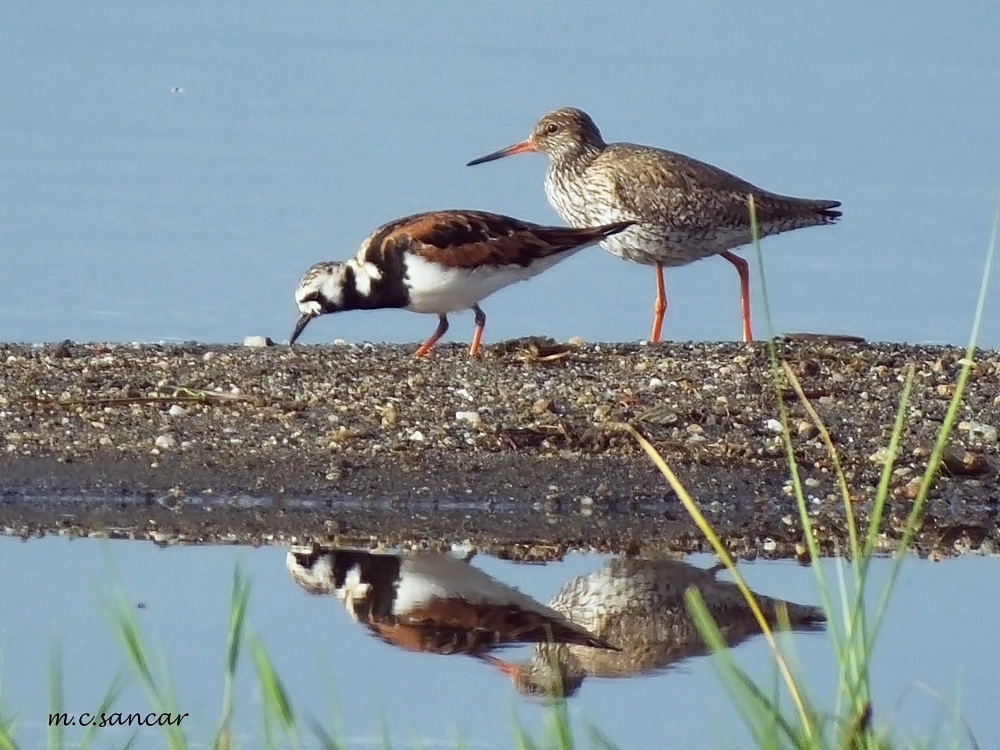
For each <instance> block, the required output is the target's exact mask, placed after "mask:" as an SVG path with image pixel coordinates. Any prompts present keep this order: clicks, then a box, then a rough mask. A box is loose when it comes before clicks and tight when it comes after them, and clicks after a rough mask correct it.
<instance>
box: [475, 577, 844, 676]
mask: <svg viewBox="0 0 1000 750" xmlns="http://www.w3.org/2000/svg"><path fill="white" fill-rule="evenodd" d="M719 567H721V566H719ZM719 567H716V568H711V569H709V570H704V569H702V568H696V567H694V566H693V565H689V564H688V563H685V562H681V561H679V560H669V559H640V558H615V559H612V560H609V561H608V562H607V563H605V564H604V565H602V566H601V567H600V568H598V569H597V570H595V571H594V572H593V573H590V574H588V575H584V576H578V577H577V578H574V579H572V580H571V581H569V582H567V583H566V584H565V585H564V586H563V587H562V588H561V589H559V591H558V592H557V593H556V595H555V596H554V597H552V600H551V601H550V602H549V606H551V607H552V609H554V610H556V611H557V612H559V613H560V614H562V615H563V616H564V617H566V618H568V619H570V620H572V621H573V622H575V623H577V624H578V625H580V626H581V627H585V628H587V629H588V631H590V632H592V633H594V634H595V635H597V636H599V637H602V638H606V639H607V640H609V641H611V642H612V643H614V644H615V645H616V646H618V647H619V649H620V650H618V651H614V652H610V651H596V650H593V649H578V648H576V647H575V646H574V645H572V644H543V645H538V646H535V648H534V651H533V653H532V655H531V658H530V659H529V660H528V661H527V662H524V663H522V664H517V663H514V662H508V661H502V660H500V659H496V658H494V657H488V658H487V661H489V662H490V663H491V664H493V665H494V666H495V667H497V668H498V669H499V670H500V671H501V672H503V673H504V674H506V675H508V676H509V677H510V678H511V679H512V680H513V681H514V684H515V685H516V687H517V689H518V690H519V691H520V692H522V693H526V694H529V695H548V696H552V695H556V696H560V695H561V696H567V695H572V694H573V693H574V692H576V690H578V689H579V687H580V685H581V683H582V682H583V681H584V679H585V678H586V677H631V676H635V675H641V674H647V673H649V672H653V671H656V670H660V669H665V668H666V667H668V666H670V665H672V664H676V663H677V662H680V661H683V660H684V659H689V658H691V657H692V656H699V655H701V654H704V653H707V651H708V648H707V647H706V646H705V643H704V641H703V640H702V638H701V635H700V633H699V631H698V628H697V626H696V625H695V622H694V619H693V618H692V617H691V615H690V613H689V612H688V609H687V604H686V603H685V601H684V592H685V591H687V589H688V587H690V586H694V587H696V588H697V589H698V591H699V592H700V593H701V596H702V598H703V599H704V600H705V605H706V606H707V607H708V611H709V612H710V613H711V615H712V617H713V619H714V620H715V623H716V625H717V626H718V628H719V632H720V633H721V634H722V638H723V640H724V641H725V643H726V644H727V645H729V646H735V645H736V644H737V643H739V642H741V641H743V640H745V639H746V638H749V637H750V636H752V635H755V634H757V633H759V632H760V627H759V625H758V624H757V620H756V619H755V618H754V616H753V614H752V613H751V612H750V608H749V606H748V605H747V603H746V601H745V600H744V598H743V594H742V593H741V592H740V590H739V589H738V588H737V587H736V584H734V583H732V582H730V581H720V580H717V579H716V577H715V576H716V573H717V572H718V570H719ZM757 601H758V603H759V604H760V607H761V610H762V611H763V612H764V616H765V618H766V619H767V621H768V623H770V624H774V623H776V622H777V619H778V615H777V612H778V609H779V607H782V606H783V607H784V608H785V611H786V612H787V613H788V621H789V623H790V624H791V626H792V628H794V629H795V630H815V629H818V628H820V627H822V623H823V622H824V620H825V618H824V617H823V612H822V611H821V610H820V609H817V608H816V607H811V606H808V605H804V604H793V603H792V602H784V601H781V600H778V599H772V598H771V597H767V596H761V595H757Z"/></svg>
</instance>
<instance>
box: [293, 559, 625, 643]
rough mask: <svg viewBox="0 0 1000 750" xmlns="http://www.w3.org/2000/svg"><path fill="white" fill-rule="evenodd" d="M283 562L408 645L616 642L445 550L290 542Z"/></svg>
mask: <svg viewBox="0 0 1000 750" xmlns="http://www.w3.org/2000/svg"><path fill="white" fill-rule="evenodd" d="M286 565H287V567H288V571H289V573H291V576H292V578H294V579H295V581H296V582H297V583H298V584H299V585H300V586H302V588H304V589H305V590H306V591H308V592H309V593H311V594H333V595H335V596H336V597H337V598H338V599H340V600H341V601H342V602H343V603H344V606H345V608H346V609H347V613H348V615H350V616H351V618H353V619H354V620H356V621H357V622H359V623H361V624H363V625H364V626H365V627H366V628H367V629H368V630H369V631H370V632H371V633H373V634H374V635H376V636H378V637H379V638H381V639H382V640H384V641H386V642H387V643H391V644H393V645H395V646H399V647H401V648H404V649H407V650H410V651H423V652H428V653H434V654H470V655H473V656H481V655H483V654H485V653H486V652H487V651H489V650H491V649H494V648H497V647H498V646H503V645H508V644H515V643H539V642H546V641H551V642H553V643H573V644H575V645H577V646H580V647H586V648H596V649H613V648H614V647H613V646H612V645H611V644H610V643H608V642H607V641H606V640H604V639H603V638H597V637H595V636H594V635H593V634H592V633H590V632H588V631H587V630H586V629H584V628H582V627H580V626H579V625H576V624H574V623H572V622H570V621H569V620H567V619H566V618H565V617H564V616H563V615H561V614H559V613H558V612H556V611H555V610H553V609H551V608H550V607H546V606H545V605H544V604H541V603H540V602H537V601H535V600H534V599H532V598H531V597H530V596H527V595H525V594H523V593H521V592H520V591H518V590H517V589H515V588H513V587H511V586H507V585H506V584H504V583H501V582H500V581H498V580H497V579H495V578H493V577H492V576H489V575H487V574H486V573H484V572H483V571H481V570H479V569H478V568H476V567H474V566H472V565H470V564H469V563H467V562H464V561H462V560H459V559H456V558H454V557H451V556H450V555H445V554H436V553H419V554H412V555H388V554H373V553H370V552H361V551H357V550H349V549H330V548H321V547H293V548H292V549H291V550H289V552H288V555H287V557H286Z"/></svg>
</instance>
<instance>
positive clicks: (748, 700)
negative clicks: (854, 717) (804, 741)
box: [684, 586, 810, 748]
mask: <svg viewBox="0 0 1000 750" xmlns="http://www.w3.org/2000/svg"><path fill="white" fill-rule="evenodd" d="M684 602H685V604H686V605H687V607H688V610H689V611H690V613H691V617H692V619H693V620H694V622H695V625H696V626H697V628H698V632H699V634H700V635H701V637H702V638H703V639H704V641H705V645H707V646H708V648H709V650H711V652H712V665H713V667H715V669H716V670H717V671H718V673H719V675H720V678H721V679H722V683H723V684H724V685H725V686H726V689H727V690H728V691H729V695H730V697H732V699H733V702H734V704H735V705H736V708H737V710H738V711H739V712H740V714H741V716H742V717H743V722H744V724H746V726H747V728H748V729H749V730H750V732H751V734H753V736H754V741H755V743H756V744H757V746H758V747H761V748H764V747H767V748H770V747H777V746H776V745H774V744H773V743H772V742H771V740H772V739H773V736H774V735H775V734H777V733H778V730H780V733H781V734H783V735H784V736H785V737H786V738H787V739H789V740H790V741H792V742H793V745H798V744H799V742H800V738H799V736H798V732H797V731H796V730H795V728H794V727H793V726H792V724H791V723H790V722H789V721H788V720H787V718H786V717H785V716H784V714H783V713H782V712H781V710H780V707H779V706H778V705H777V703H776V702H775V701H773V700H772V699H771V698H770V697H769V696H768V695H767V694H766V693H764V692H763V691H762V690H761V689H760V687H759V686H758V685H757V684H755V683H754V681H753V680H752V679H750V677H749V675H747V673H746V672H744V671H743V670H742V669H740V668H739V667H738V666H736V662H735V661H734V660H733V658H732V656H731V655H730V651H729V647H728V646H727V645H726V642H725V640H724V639H723V638H722V634H721V633H720V632H719V628H718V626H717V625H716V624H715V620H714V619H713V618H712V615H711V613H710V612H709V611H708V608H707V607H706V606H705V601H704V599H702V596H701V592H700V591H698V589H697V588H696V587H694V586H692V587H690V588H688V590H687V591H685V592H684ZM802 716H803V717H805V716H807V714H806V713H805V712H803V714H802ZM803 729H804V730H805V731H806V733H807V734H809V733H810V727H808V726H804V727H803Z"/></svg>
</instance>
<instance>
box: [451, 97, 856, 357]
mask: <svg viewBox="0 0 1000 750" xmlns="http://www.w3.org/2000/svg"><path fill="white" fill-rule="evenodd" d="M526 151H541V152H542V153H543V154H546V155H547V156H548V157H549V168H548V172H547V173H546V175H545V194H546V195H547V196H548V199H549V203H551V204H552V206H553V208H555V210H556V211H557V212H558V213H559V215H560V216H561V217H562V218H563V219H564V220H565V221H566V222H568V223H569V224H570V225H572V226H575V227H580V226H593V225H596V224H605V223H607V222H610V221H624V220H632V221H635V222H636V226H634V227H632V228H631V229H629V230H628V231H625V232H622V233H621V234H619V235H616V236H615V237H611V238H609V239H607V240H605V241H604V242H602V243H601V246H602V247H603V248H604V249H605V250H607V251H608V252H610V253H612V254H613V255H616V256H618V257H619V258H625V259H626V260H631V261H634V262H636V263H644V264H646V265H651V266H653V267H654V268H655V269H656V302H655V303H654V305H653V330H652V333H651V334H650V340H651V341H654V342H655V341H659V339H660V328H661V326H662V324H663V314H664V312H665V311H666V309H667V296H666V292H665V290H664V287H663V268H664V267H665V266H666V267H670V266H682V265H685V264H687V263H691V262H693V261H696V260H700V259H701V258H706V257H708V256H710V255H721V256H722V257H723V258H725V259H726V260H728V261H729V262H730V263H732V264H733V265H734V266H735V267H736V270H737V272H738V273H739V275H740V302H741V307H742V314H743V340H744V341H751V340H752V339H753V333H752V331H751V328H750V270H749V267H748V265H747V262H746V261H745V260H744V259H743V258H741V257H739V256H738V255H734V254H733V253H732V252H730V251H731V250H732V249H733V248H736V247H739V246H740V245H746V244H747V243H749V242H750V241H751V239H752V237H751V229H750V215H749V210H748V207H747V195H748V194H749V195H753V198H754V203H755V205H756V211H757V222H758V233H759V236H760V237H765V236H767V235H771V234H780V233H781V232H788V231H791V230H792V229H799V228H801V227H811V226H816V225H821V224H832V223H833V222H835V221H836V220H837V219H838V218H839V217H840V211H835V210H834V209H835V208H837V207H838V206H839V205H840V202H839V201H832V200H807V199H803V198H790V197H788V196H784V195H777V194H776V193H770V192H768V191H766V190H761V189H760V188H759V187H757V186H756V185H752V184H751V183H749V182H747V181H746V180H742V179H740V178H739V177H736V176H735V175H732V174H730V173H729V172H725V171H723V170H721V169H719V168H718V167H713V166H712V165H711V164H706V163H705V162H701V161H698V160H697V159H692V158H691V157H689V156H684V155H683V154H678V153H675V152H673V151H666V150H664V149H659V148H652V147H650V146H640V145H636V144H633V143H610V144H608V143H605V142H604V139H603V138H602V137H601V132H600V131H599V130H598V129H597V126H596V125H595V124H594V121H593V120H591V119H590V116H589V115H588V114H587V113H586V112H583V111H581V110H579V109H575V108H572V107H567V108H564V109H557V110H555V111H553V112H549V113H548V114H546V115H545V116H543V117H542V119H540V120H539V121H538V124H536V125H535V128H534V130H533V131H532V133H531V135H530V136H529V137H528V139H527V140H524V141H521V142H520V143H515V144H514V145H513V146H508V147H507V148H504V149H501V150H500V151H494V152H493V153H491V154H487V155H486V156H483V157H480V158H478V159H473V160H472V161H470V162H469V166H473V165H475V164H482V163H484V162H488V161H493V160H494V159H500V158H502V157H504V156H511V155H512V154H520V153H523V152H526Z"/></svg>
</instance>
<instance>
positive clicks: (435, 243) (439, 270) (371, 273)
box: [289, 211, 633, 357]
mask: <svg viewBox="0 0 1000 750" xmlns="http://www.w3.org/2000/svg"><path fill="white" fill-rule="evenodd" d="M632 223H633V222H631V221H616V222H608V223H607V224H605V225H604V226H600V227H593V228H591V227H581V228H569V227H546V226H541V225H539V224H532V223H530V222H527V221H519V220H518V219H513V218H511V217H510V216H502V215H500V214H491V213H487V212H485V211H431V212H429V213H422V214H414V215H413V216H406V217H403V218H402V219H396V220H395V221H390V222H389V223H388V224H383V225H382V226H380V227H379V228H378V229H376V230H375V231H374V232H372V233H371V234H370V235H369V236H368V237H367V238H366V239H365V241H364V242H362V243H361V247H360V249H359V250H358V254H357V256H356V257H354V258H351V259H350V260H347V261H344V262H327V263H317V264H316V265H314V266H313V267H312V268H310V269H309V270H308V271H306V273H305V275H304V276H303V277H302V280H301V281H300V282H299V285H298V288H297V289H296V290H295V302H296V304H297V305H298V307H299V313H300V314H299V319H298V321H297V322H296V324H295V330H294V331H292V335H291V338H290V340H289V343H292V344H294V343H295V341H296V339H298V337H299V336H300V335H301V333H302V331H303V330H304V329H305V327H306V325H308V323H309V321H310V320H312V319H313V318H315V317H317V316H319V315H324V314H326V313H334V312H340V311H342V310H374V309H378V308H386V307H390V308H391V307H399V308H403V309H406V310H412V311H414V312H420V313H434V314H436V315H437V316H438V319H439V322H438V327H437V330H435V331H434V334H433V335H432V336H431V337H430V338H429V339H427V341H425V342H424V343H423V344H422V345H421V346H420V348H419V349H417V351H416V353H415V355H414V356H416V357H420V356H423V355H424V354H426V353H427V352H428V351H430V349H431V347H432V346H434V344H435V342H437V340H438V339H440V338H441V337H442V336H443V335H444V334H445V332H446V331H447V330H448V318H447V314H448V313H450V312H454V311H456V310H467V309H471V310H473V311H474V312H475V315H476V331H475V334H474V335H473V337H472V346H471V347H470V349H469V356H470V357H474V356H475V355H476V352H477V351H478V350H479V342H480V339H481V338H482V335H483V327H484V326H485V325H486V314H485V313H484V312H483V310H482V308H480V307H479V302H480V301H481V300H482V299H484V298H485V297H488V296H489V295H491V294H493V293H494V292H496V291H498V290H500V289H503V288H504V287H505V286H507V285H509V284H513V283H514V282H515V281H523V280H525V279H529V278H531V277H532V276H536V275H537V274H539V273H541V272H542V271H544V270H546V269H548V268H551V267H552V266H553V265H555V264H556V263H558V262H559V261H561V260H565V259H566V258H568V257H569V256H571V255H572V254H573V253H574V252H576V251H577V250H580V249H582V248H584V247H586V246H587V245H590V244H593V243H595V242H599V241H600V240H603V239H607V238H608V237H610V236H611V235H613V234H615V233H616V232H621V231H622V230H624V229H626V228H627V227H629V226H631V225H632Z"/></svg>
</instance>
